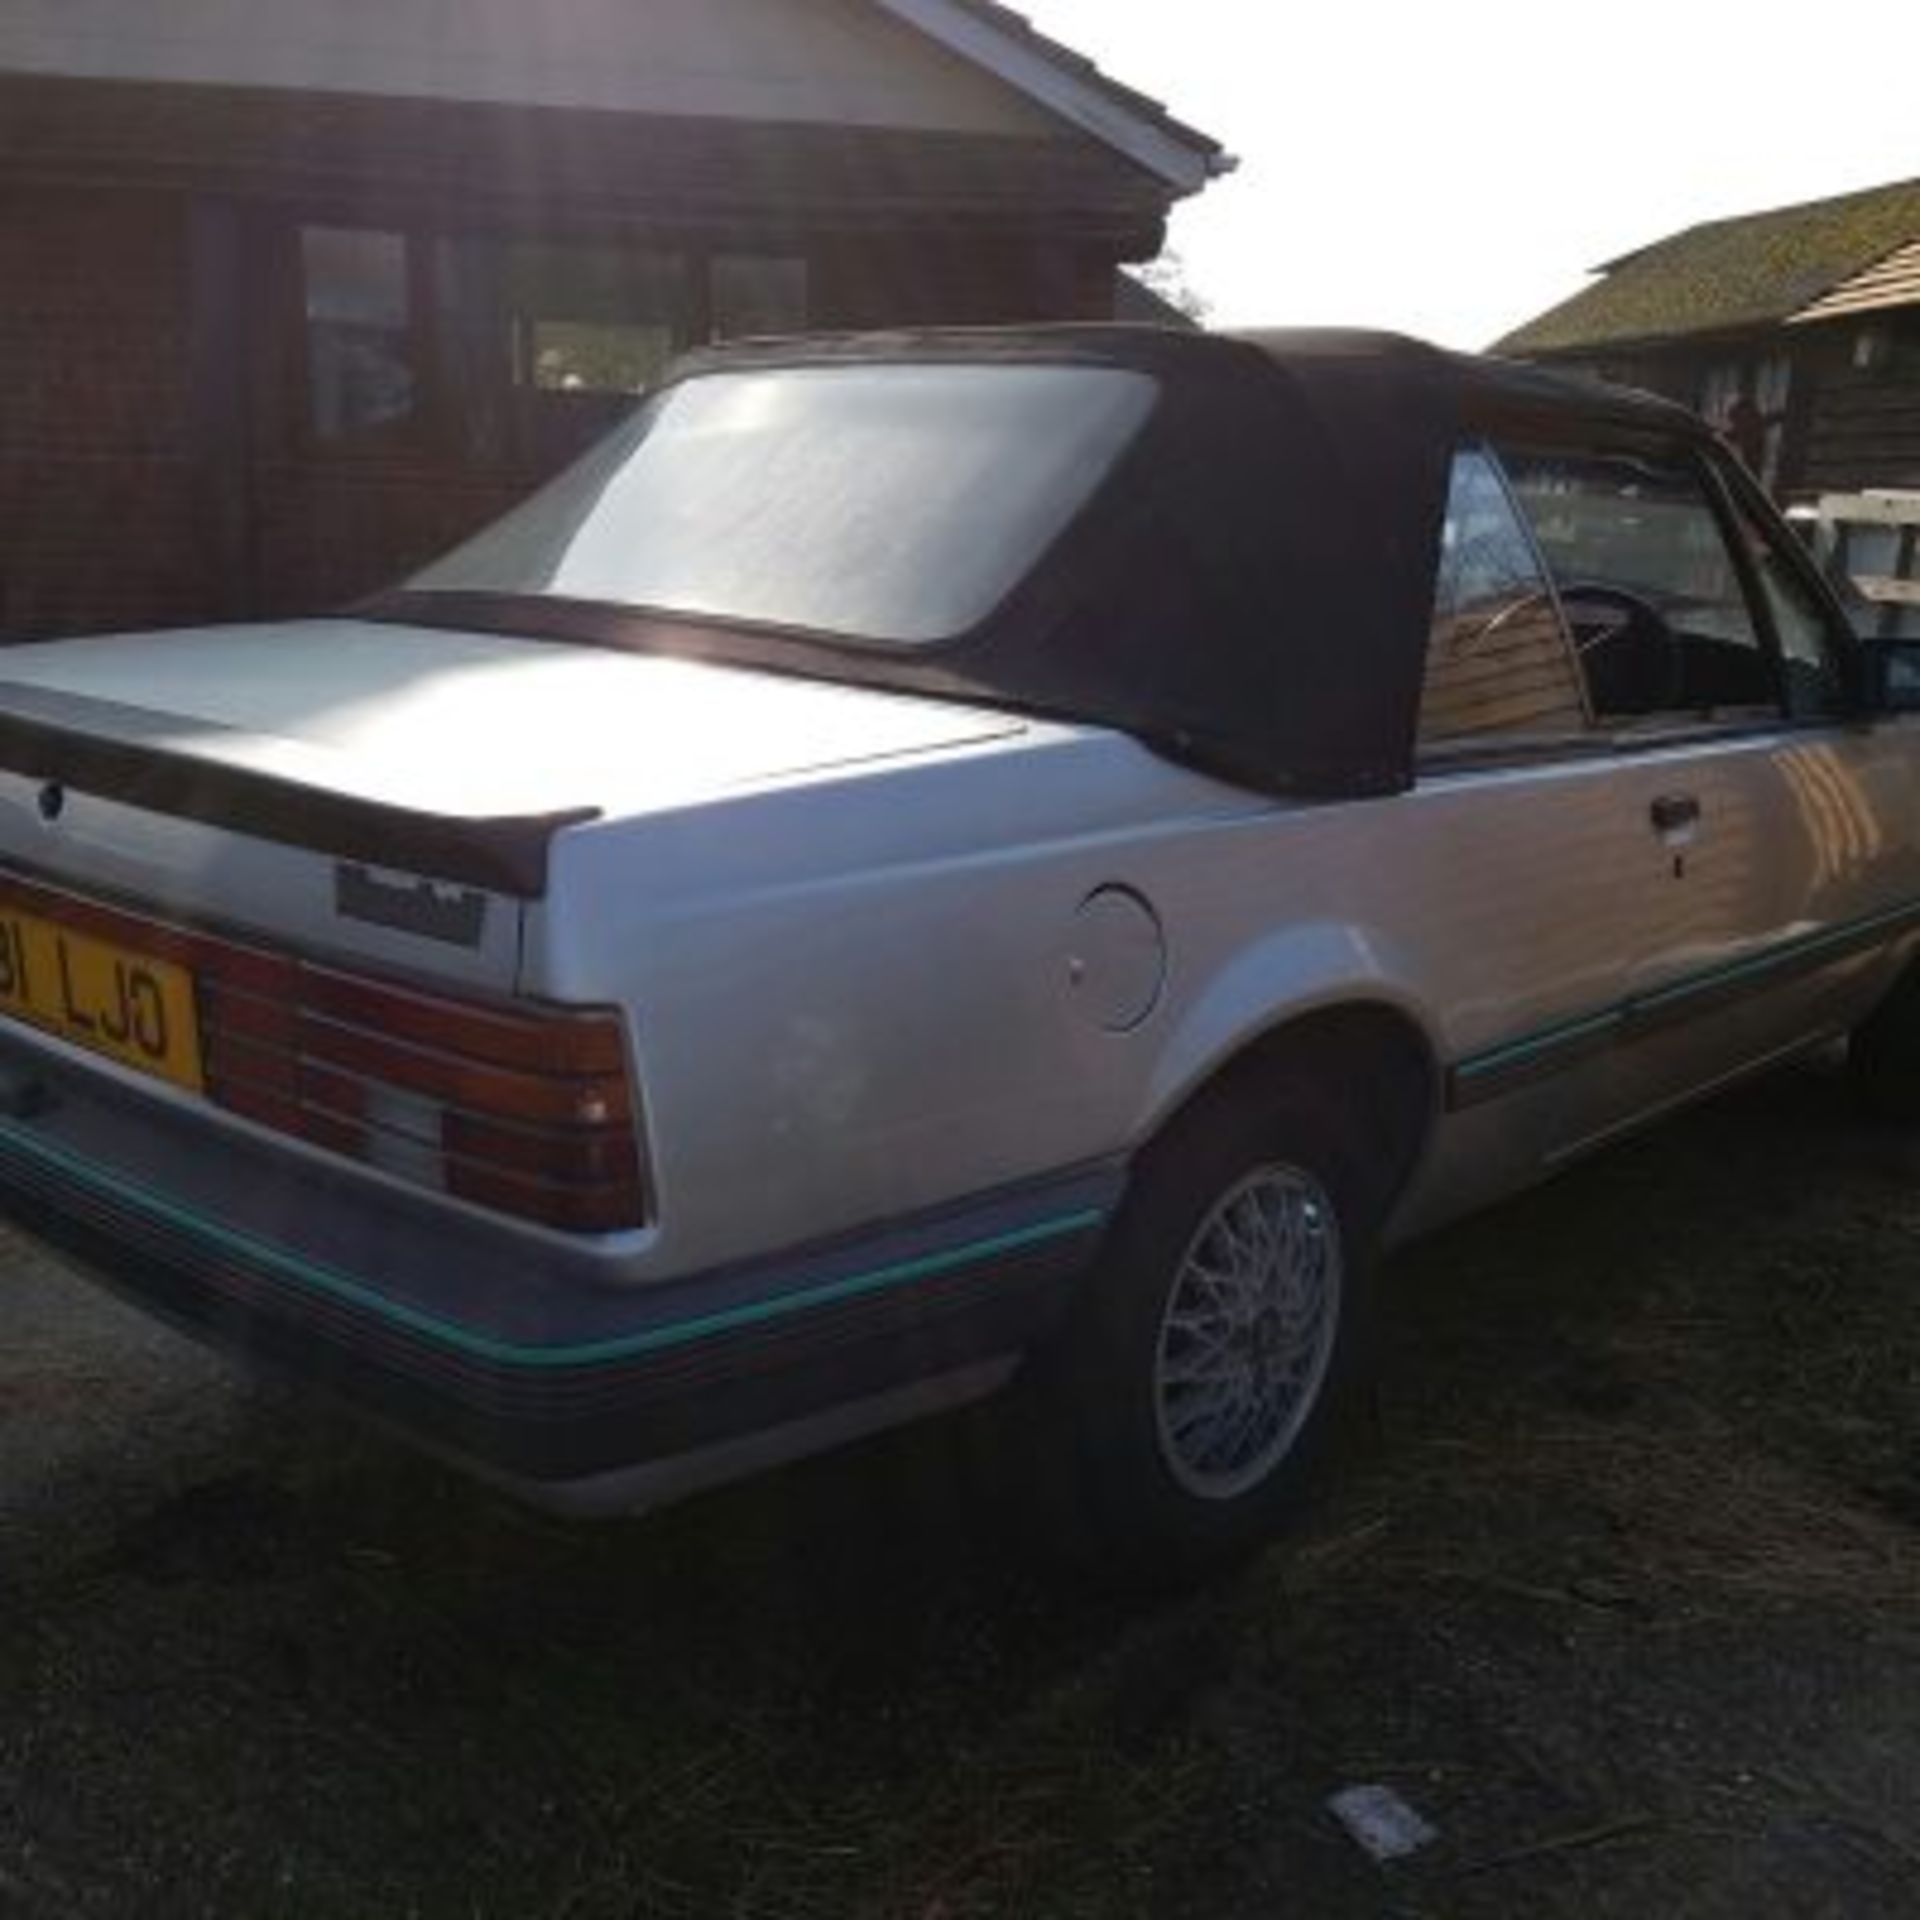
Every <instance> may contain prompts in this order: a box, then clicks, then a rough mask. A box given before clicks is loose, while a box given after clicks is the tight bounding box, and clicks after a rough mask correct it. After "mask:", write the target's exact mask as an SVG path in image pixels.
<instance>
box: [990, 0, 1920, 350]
mask: <svg viewBox="0 0 1920 1920" xmlns="http://www.w3.org/2000/svg"><path fill="white" fill-rule="evenodd" d="M1015 3H1016V4H1018V5H1019V6H1020V7H1021V10H1022V11H1023V12H1025V13H1026V14H1027V15H1028V17H1029V18H1030V19H1032V20H1033V21H1034V23H1035V24H1036V25H1037V26H1039V27H1040V28H1041V29H1042V30H1043V31H1045V32H1047V33H1050V34H1052V35H1053V36H1054V37H1055V38H1057V39H1062V40H1065V41H1066V42H1068V44H1069V45H1071V46H1074V47H1076V48H1078V49H1079V50H1080V51H1081V52H1082V53H1086V54H1089V55H1091V56H1092V57H1093V58H1094V59H1096V60H1098V61H1099V62H1100V64H1101V65H1102V66H1103V67H1105V68H1106V69H1107V70H1108V71H1109V72H1110V73H1112V74H1114V75H1115V76H1116V77H1118V78H1119V79H1121V80H1124V81H1126V82H1127V84H1128V85H1130V86H1133V87H1137V88H1139V89H1140V91H1142V92H1143V93H1148V94H1151V95H1153V96H1154V97H1155V98H1157V99H1161V100H1164V101H1165V102H1166V103H1167V104H1168V106H1169V107H1171V108H1172V110H1173V111H1174V112H1175V113H1176V114H1178V115H1179V116H1180V118H1182V119H1183V120H1186V121H1187V122H1189V123H1190V124H1192V125H1195V126H1198V127H1200V128H1202V129H1204V130H1205V131H1206V132H1207V133H1209V134H1211V135H1213V136H1214V137H1215V138H1216V139H1218V140H1220V141H1222V142H1224V144H1225V145H1226V147H1227V148H1228V150H1229V151H1230V152H1232V153H1235V154H1237V155H1238V156H1239V158H1240V166H1239V170H1238V171H1237V172H1236V173H1234V174H1233V175H1231V176H1229V177H1228V178H1226V179H1224V180H1217V181H1215V182H1214V183H1213V184H1212V185H1211V186H1209V187H1208V188H1207V189H1206V190H1205V192H1204V193H1202V194H1201V195H1200V196H1199V198H1198V199H1197V200H1194V201H1190V202H1188V203H1186V204H1185V205H1184V206H1183V207H1182V208H1181V209H1180V210H1179V211H1178V212H1177V213H1176V214H1175V216H1174V221H1173V227H1172V233H1171V245H1172V246H1173V247H1174V248H1175V249H1176V250H1177V251H1178V253H1179V255H1180V256H1181V259H1182V262H1183V263H1184V266H1185V268H1186V275H1187V279H1188V280H1189V282H1190V283H1191V284H1192V286H1193V287H1194V288H1195V290H1196V291H1197V292H1198V293H1199V294H1200V295H1201V296H1202V297H1203V298H1204V299H1205V300H1206V301H1207V303H1208V306H1209V314H1208V318H1209V321H1210V322H1211V323H1212V324H1214V325H1219V326H1254V325H1263V324H1264V325H1275V326H1279V325H1354V326H1382V327H1393V328H1398V329H1400V330H1402V331H1404V332H1408V333H1414V334H1419V335H1423V336H1424V337H1426V338H1427V339H1430V340H1435V341H1438V342H1439V343H1441V344H1442V345H1445V346H1452V347H1483V346H1486V345H1488V344H1490V343H1491V342H1492V340H1493V339H1495V338H1496V337H1497V336H1498V335H1499V334H1501V333H1503V332H1505V331H1506V330H1507V329H1509V328H1510V327H1514V326H1517V325H1519V324H1520V322H1522V321H1523V320H1526V319H1529V318H1531V317H1532V316H1533V315H1534V314H1536V313H1538V312H1541V311H1543V310H1544V309H1545V308H1547V307H1549V306H1552V305H1554V304H1555V303H1556V302H1557V301H1560V300H1562V299H1564V298H1566V297H1567V296H1568V295H1569V294H1571V293H1574V292H1577V291H1578V290H1579V288H1580V287H1581V286H1583V285H1584V284H1586V280H1587V276H1588V274H1589V272H1590V270H1591V269H1592V268H1594V267H1596V266H1598V265H1599V264H1600V263H1601V262H1603V261H1606V260H1609V259H1612V258H1615V257H1616V256H1618V255H1619V254H1622V253H1625V252H1628V251H1630V250H1631V249H1633V248H1635V247H1638V246H1642V245H1644V244H1646V243H1647V242H1648V241H1651V240H1656V239H1659V238H1660V237H1662V236H1663V235H1665V234H1669V233H1674V232H1677V231H1678V230H1679V229H1681V228H1683V227H1687V226H1692V225H1694V224H1695V223H1697V222H1699V221H1702V220H1713V219H1721V218H1724V217H1726V216H1728V215H1732V214H1737V213H1747V212H1754V211H1757V210H1759V209H1761V208H1763V207H1774V206H1784V205H1787V204H1789V203H1791V202H1793V201H1797V200H1811V199H1817V198H1820V197H1822V196H1824V195H1826V194H1831V193H1844V192H1846V191H1848V190H1850V189H1852V188H1856V187H1868V186H1878V185H1881V184H1883V183H1885V182H1887V181H1890V180H1905V179H1912V178H1915V177H1920V0H1848V4H1847V5H1845V6H1835V7H1833V8H1832V9H1831V11H1829V10H1827V9H1826V8H1819V7H1807V6H1796V7H1793V8H1791V9H1789V8H1787V7H1785V6H1756V5H1752V4H1740V3H1739V0H1581V3H1580V4H1577V5H1570V4H1568V3H1567V0H1527V3H1526V4H1520V3H1518V0H1431V3H1430V4H1425V5H1422V4H1417V3H1410V0H1315V4H1311V5H1300V4H1295V3H1294V0H1015Z"/></svg>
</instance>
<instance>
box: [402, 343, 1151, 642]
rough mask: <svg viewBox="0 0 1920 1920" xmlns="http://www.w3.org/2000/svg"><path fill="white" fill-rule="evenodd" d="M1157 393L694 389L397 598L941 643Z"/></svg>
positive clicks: (892, 379) (1044, 372) (739, 377)
mask: <svg viewBox="0 0 1920 1920" xmlns="http://www.w3.org/2000/svg"><path fill="white" fill-rule="evenodd" d="M1156 391H1157V389H1156V384H1155V382H1154V380H1153V378H1152V377H1151V376H1150V375H1147V374H1143V373H1139V372H1135V371H1133V370H1131V369H1127V368H1119V367H1090V366H1048V365H1038V366H1036V365H1026V366H988V365H978V366H974V365H952V364H911V363H909V364H899V363H895V364H892V365H886V366H847V367H794V368H770V369H762V370H753V371H743V372H739V373H713V374H705V375H700V376H696V377H694V378H692V379H688V380H684V381H681V382H680V383H678V384H677V385H674V386H672V387H669V388H667V389H666V390H665V391H664V392H663V393H661V394H659V395H658V396H656V397H655V398H654V399H653V400H651V401H650V402H648V403H647V404H646V405H645V406H644V407H642V408H641V409H640V411H639V412H638V414H636V415H635V417H634V418H633V419H632V420H631V421H630V422H629V423H628V424H627V425H626V426H624V427H623V428H621V429H620V430H619V431H618V432H616V433H615V434H613V435H612V436H611V437H610V438H609V439H608V440H606V441H605V442H603V443H602V444H601V445H600V446H599V447H597V448H596V449H595V450H594V451H593V452H592V453H590V454H588V455H587V457H586V458H585V459H584V460H582V461H580V462H579V463H578V464H577V465H575V466H574V467H572V468H571V469H570V470H569V471H568V472H566V473H565V474H563V475H562V476H561V477H560V478H559V479H558V480H556V481H555V482H554V483H553V484H552V485H551V486H550V487H548V488H546V489H545V490H544V491H543V492H541V493H539V494H536V495H535V496H534V498H533V499H532V500H530V501H529V502H528V503H527V504H526V505H525V506H524V507H521V508H519V509H518V510H517V511H516V512H514V513H512V514H510V515H508V516H507V518H506V519H504V520H501V521H499V522H497V523H496V524H495V525H494V526H492V527H491V528H489V529H488V530H487V531H486V532H485V533H483V534H481V535H480V536H479V537H478V538H477V539H475V540H472V541H470V542H469V543H468V544H467V545H465V546H464V547H461V548H459V549H457V550H456V551H455V552H454V553H452V554H451V555H449V556H448V557H447V558H446V559H445V560H442V561H441V562H439V563H438V564H437V565H435V566H433V567H432V568H430V569H428V570H427V571H426V572H425V573H422V574H420V575H418V576H416V577H415V578H414V579H413V580H412V581H411V582H409V587H410V589H411V590H413V591H415V592H455V591H457V592H463V593H473V592H479V593H508V594H521V595H528V594H530V595H535V596H540V597H550V598H555V599H564V600H572V601H587V602H596V603H604V604H611V605H615V606H621V607H633V608H641V609H646V610H649V611H657V612H661V613H667V614H677V615H691V616H694V617H696V618H710V619H716V620H724V621H739V622H744V623H747V624H750V625H756V626H775V627H791V628H798V629H803V630H805V631H809V632H813V633H821V634H828V635H832V636H836V637H840V638H845V639H852V640H861V641H871V642H882V643H892V644H896V645H906V646H912V645H925V644H927V643H929V642H933V641H939V640H947V639H953V638H955V637H957V636H958V635H960V634H963V633H966V632H968V631H969V630H971V629H972V628H973V627H975V626H977V625H978V624H979V623H980V622H981V621H982V620H984V619H985V618H986V616H987V615H988V614H989V613H991V612H992V611H993V610H994V608H995V607H996V606H997V605H998V604H999V603H1000V602H1001V601H1002V600H1003V599H1004V598H1005V597H1006V596H1007V594H1008V593H1010V592H1011V591H1012V589H1013V588H1014V587H1015V586H1017V585H1018V584H1019V582H1020V581H1021V579H1022V578H1023V577H1024V576H1025V575H1026V573H1027V572H1028V570H1029V569H1030V568H1031V567H1032V566H1033V565H1034V563H1035V562H1036V561H1037V560H1038V559H1039V558H1040V556H1041V555H1042V554H1043V553H1044V552H1045V551H1046V550H1047V548H1048V547H1050V546H1051V545H1052V544H1053V542H1054V540H1055V539H1056V538H1058V536H1059V535H1060V533H1061V532H1062V531H1063V530H1064V528H1065V527H1066V525H1067V523H1068V522H1069V521H1070V520H1071V519H1072V518H1073V516H1074V514H1075V513H1076V512H1077V511H1078V510H1079V509H1080V508H1081V507H1082V506H1083V505H1084V504H1085V503H1086V501H1087V500H1088V498H1089V497H1090V496H1091V495H1092V493H1093V492H1094V490H1095V489H1096V488H1097V487H1098V486H1099V484H1100V482H1101V481H1102V479H1104V478H1105V476H1106V475H1107V474H1108V472H1110V471H1111V469H1112V467H1113V465H1114V463H1115V461H1116V460H1118V458H1119V457H1120V455H1121V453H1122V452H1123V451H1124V449H1125V448H1126V446H1127V445H1128V443H1129V442H1130V441H1131V440H1132V439H1133V437H1134V435H1135V434H1136V433H1138V432H1139V430H1140V428H1141V426H1142V424H1143V423H1144V421H1145V419H1146V417H1147V414H1148V413H1149V411H1150V410H1151V409H1152V406H1153V402H1154V396H1155V393H1156Z"/></svg>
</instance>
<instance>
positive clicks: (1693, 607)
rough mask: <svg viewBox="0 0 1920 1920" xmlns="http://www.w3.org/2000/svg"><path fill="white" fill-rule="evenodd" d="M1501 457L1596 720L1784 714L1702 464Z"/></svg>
mask: <svg viewBox="0 0 1920 1920" xmlns="http://www.w3.org/2000/svg"><path fill="white" fill-rule="evenodd" d="M1503 458H1504V461H1505V466H1506V472H1507V476H1508V479H1509V482H1510V484H1511V486H1512V489H1513V494H1514V497H1515V499H1516V500H1517V501H1518V502H1519V504H1520V507H1521V509H1522V510H1523V511H1524V513H1525V514H1526V516H1527V519H1528V521H1529V523H1530V525H1531V528H1532V531H1533V536H1534V540H1535V542H1536V544H1537V545H1538V546H1539V549H1540V551H1541V553H1542V555H1543V556H1544V558H1545V561H1546V564H1547V567H1548V569H1549V570H1550V571H1551V573H1552V575H1553V581H1554V586H1555V588H1556V589H1557V590H1558V593H1559V596H1560V604H1561V607H1562V608H1563V610H1564V611H1565V614H1566V618H1567V625H1568V627H1569V629H1570V630H1571V632H1572V635H1573V646H1574V653H1575V656H1576V657H1577V659H1578V660H1579V663H1580V669H1581V676H1582V678H1583V680H1584V681H1585V683H1586V690H1587V699H1588V703H1589V704H1590V706H1591V707H1592V709H1593V712H1594V715H1595V717H1596V718H1598V719H1600V720H1603V721H1604V720H1637V719H1645V718H1650V717H1655V716H1658V717H1662V718H1675V717H1678V716H1681V715H1686V716H1690V717H1703V718H1704V717H1711V716H1714V715H1716V714H1721V713H1725V712H1728V711H1730V710H1731V711H1734V712H1739V711H1741V710H1745V709H1751V708H1754V707H1763V708H1766V709H1767V710H1768V711H1770V712H1774V711H1778V700H1779V689H1778V687H1777V686H1776V684H1775V678H1774V672H1773V665H1772V661H1771V659H1770V657H1769V656H1768V654H1767V652H1766V650H1765V648H1764V646H1763V644H1762V642H1761V637H1760V632H1759V630H1758V628H1757V627H1756V626H1755V625H1754V620H1753V614H1752V611H1751V610H1750V608H1749V607H1748V605H1747V600H1746V596H1745V594H1744V592H1743V591H1742V589H1741V584H1740V572H1739V569H1738V567H1737V566H1736V564H1735V561H1734V556H1733V553H1732V550H1731V549H1730V548H1729V547H1728V545H1727V542H1726V540H1725V539H1724V537H1723V536H1722V534H1721V530H1720V522H1719V519H1718V518H1717V516H1716V515H1715V513H1714V510H1713V505H1712V503H1711V501H1710V500H1709V499H1708V497H1707V494H1706V492H1705V490H1704V488H1703V486H1702V484H1701V480H1700V477H1699V475H1698V474H1697V473H1696V472H1695V471H1694V470H1693V468H1692V467H1691V466H1690V465H1688V464H1687V463H1685V462H1684V461H1679V460H1667V459H1650V458H1643V457H1640V456H1637V455H1626V454H1606V455H1591V454H1581V455H1570V456H1569V455H1559V454H1537V453H1531V452H1516V453H1512V454H1507V455H1504V456H1503Z"/></svg>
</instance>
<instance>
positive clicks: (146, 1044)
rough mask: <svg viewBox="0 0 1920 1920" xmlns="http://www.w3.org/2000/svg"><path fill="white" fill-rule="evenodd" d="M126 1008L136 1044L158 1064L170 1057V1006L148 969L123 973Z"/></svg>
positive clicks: (158, 983) (132, 969)
mask: <svg viewBox="0 0 1920 1920" xmlns="http://www.w3.org/2000/svg"><path fill="white" fill-rule="evenodd" d="M120 989H121V994H122V997H123V1004H124V1005H125V1007H126V1010H127V1018H128V1023H129V1024H130V1025H131V1026H132V1028H133V1038H134V1044H135V1045H136V1046H138V1047H139V1049H140V1051H141V1052H142V1053H144V1054H146V1055H148V1056H149V1058H151V1059H154V1060H160V1061H164V1060H165V1059H166V1057H167V1002H166V997H165V996H164V995H163V994H162V993H161V991H160V982H159V981H158V980H156V979H155V978H154V977H153V975H152V974H150V973H149V972H148V971H147V970H146V968H144V967H131V968H126V969H123V970H122V972H121V978H120Z"/></svg>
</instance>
